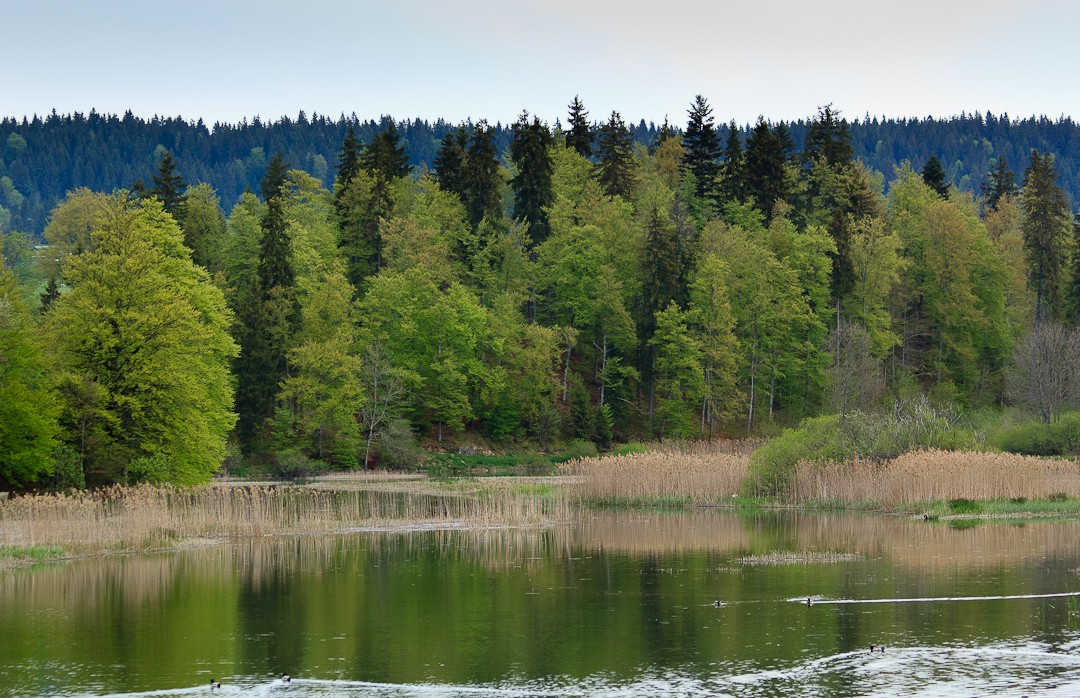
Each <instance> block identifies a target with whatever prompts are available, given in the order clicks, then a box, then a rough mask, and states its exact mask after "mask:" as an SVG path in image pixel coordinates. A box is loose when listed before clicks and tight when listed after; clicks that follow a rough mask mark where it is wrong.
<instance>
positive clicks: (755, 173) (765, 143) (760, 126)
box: [746, 118, 788, 221]
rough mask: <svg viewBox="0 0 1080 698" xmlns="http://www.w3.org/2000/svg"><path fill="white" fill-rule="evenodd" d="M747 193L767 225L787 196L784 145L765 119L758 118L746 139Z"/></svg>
mask: <svg viewBox="0 0 1080 698" xmlns="http://www.w3.org/2000/svg"><path fill="white" fill-rule="evenodd" d="M746 191H747V193H748V194H749V195H750V196H752V197H753V198H754V202H755V203H756V204H757V208H758V210H759V211H761V212H762V213H763V214H765V220H766V221H768V220H770V219H771V218H772V211H773V206H775V205H776V202H778V201H781V200H783V199H784V198H785V197H786V196H787V192H788V186H787V172H786V171H785V161H784V148H783V144H782V143H781V142H780V139H779V138H777V136H776V134H775V133H773V131H772V129H771V128H769V124H767V123H766V122H765V119H764V118H758V122H757V125H756V126H754V130H753V131H751V132H750V136H749V137H748V138H747V139H746Z"/></svg>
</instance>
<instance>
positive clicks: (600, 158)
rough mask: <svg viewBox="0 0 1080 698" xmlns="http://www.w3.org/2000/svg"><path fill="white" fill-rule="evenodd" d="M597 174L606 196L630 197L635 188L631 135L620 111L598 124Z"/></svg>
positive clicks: (614, 112) (632, 140) (612, 113)
mask: <svg viewBox="0 0 1080 698" xmlns="http://www.w3.org/2000/svg"><path fill="white" fill-rule="evenodd" d="M599 136H600V137H599V143H598V144H597V148H596V155H597V163H596V176H597V179H598V180H599V181H600V186H601V188H603V190H604V191H605V192H606V193H607V194H608V196H621V197H622V198H624V199H627V198H629V197H630V195H631V194H632V193H633V191H634V154H633V144H634V137H633V135H632V134H631V133H630V130H629V129H628V128H626V125H625V124H624V123H623V120H622V117H621V116H619V112H617V111H613V112H611V119H610V120H609V121H608V122H607V123H606V124H604V125H603V126H601V127H600V134H599Z"/></svg>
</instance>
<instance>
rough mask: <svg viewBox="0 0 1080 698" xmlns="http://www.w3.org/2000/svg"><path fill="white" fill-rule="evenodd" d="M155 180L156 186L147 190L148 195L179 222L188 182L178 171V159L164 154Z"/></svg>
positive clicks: (167, 153)
mask: <svg viewBox="0 0 1080 698" xmlns="http://www.w3.org/2000/svg"><path fill="white" fill-rule="evenodd" d="M153 180H154V186H152V187H150V188H149V189H147V190H146V194H147V195H149V196H152V197H154V198H155V199H157V200H158V201H160V202H161V205H162V206H164V207H165V211H166V212H167V213H169V214H170V215H172V217H173V218H176V219H177V220H179V217H180V214H181V212H182V209H183V207H184V200H185V196H184V190H186V189H187V182H185V181H184V178H183V177H181V176H180V173H179V172H177V171H176V159H175V158H174V157H173V154H172V153H171V152H170V151H168V150H165V151H164V152H162V154H161V160H160V161H159V162H158V168H157V173H156V174H155V175H154V177H153Z"/></svg>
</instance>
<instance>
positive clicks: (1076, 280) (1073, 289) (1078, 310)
mask: <svg viewBox="0 0 1080 698" xmlns="http://www.w3.org/2000/svg"><path fill="white" fill-rule="evenodd" d="M1072 234H1073V240H1072V270H1071V271H1072V277H1071V278H1070V279H1069V285H1068V287H1067V288H1066V289H1065V290H1066V293H1065V300H1066V302H1067V306H1066V310H1067V312H1066V320H1067V321H1068V322H1070V323H1072V325H1073V326H1074V327H1080V213H1077V214H1076V215H1075V216H1073V224H1072Z"/></svg>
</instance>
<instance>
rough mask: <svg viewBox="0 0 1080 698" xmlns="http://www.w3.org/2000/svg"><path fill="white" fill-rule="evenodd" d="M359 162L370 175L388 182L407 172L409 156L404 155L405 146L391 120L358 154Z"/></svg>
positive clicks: (403, 175)
mask: <svg viewBox="0 0 1080 698" xmlns="http://www.w3.org/2000/svg"><path fill="white" fill-rule="evenodd" d="M360 164H361V166H362V167H363V168H364V169H365V170H367V171H368V172H370V173H371V174H372V175H377V176H381V177H382V178H383V179H385V180H386V181H388V182H390V181H393V180H395V179H397V178H398V177H405V176H406V175H408V174H409V158H407V157H406V156H405V146H404V145H402V144H401V143H400V136H399V135H398V131H397V127H396V126H394V122H393V121H392V120H390V121H389V123H388V124H387V126H386V128H384V129H383V130H382V131H379V132H378V133H376V134H375V137H374V138H372V139H371V143H369V144H368V147H367V148H365V149H364V151H363V152H362V153H361V154H360Z"/></svg>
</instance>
